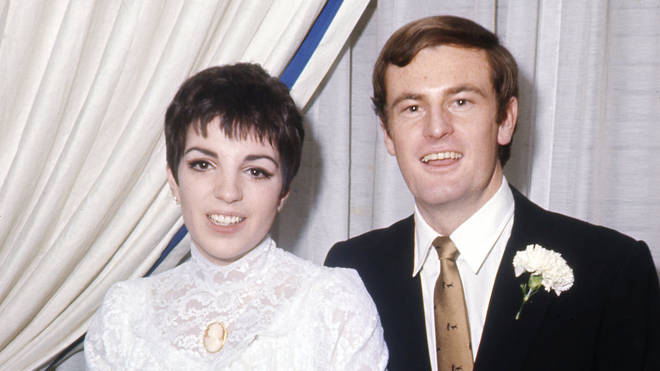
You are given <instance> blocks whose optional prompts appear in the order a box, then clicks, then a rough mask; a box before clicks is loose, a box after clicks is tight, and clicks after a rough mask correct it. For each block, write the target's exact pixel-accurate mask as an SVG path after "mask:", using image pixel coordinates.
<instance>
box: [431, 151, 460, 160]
mask: <svg viewBox="0 0 660 371" xmlns="http://www.w3.org/2000/svg"><path fill="white" fill-rule="evenodd" d="M462 157H463V154H462V153H458V152H439V153H431V154H428V155H426V156H424V157H422V162H429V161H433V160H449V159H452V160H458V159H459V158H462Z"/></svg>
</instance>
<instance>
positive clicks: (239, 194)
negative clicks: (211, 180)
mask: <svg viewBox="0 0 660 371" xmlns="http://www.w3.org/2000/svg"><path fill="white" fill-rule="evenodd" d="M213 195H214V196H215V198H217V199H219V200H222V201H224V202H226V203H233V202H236V201H240V200H241V199H242V198H243V191H242V187H241V183H240V179H238V177H234V176H223V175H220V176H218V177H216V182H215V187H214V189H213Z"/></svg>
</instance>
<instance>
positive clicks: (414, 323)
mask: <svg viewBox="0 0 660 371" xmlns="http://www.w3.org/2000/svg"><path fill="white" fill-rule="evenodd" d="M513 194H514V199H515V213H514V224H513V229H512V231H511V237H510V238H509V241H508V244H507V246H506V249H505V252H504V255H503V257H502V262H501V264H500V268H499V270H498V273H497V276H496V278H495V284H494V287H493V292H492V294H491V298H490V304H489V307H488V313H487V316H486V323H485V325H484V330H483V334H482V337H481V344H480V346H479V349H478V352H477V358H476V362H475V370H507V371H508V370H512V371H513V370H617V371H619V370H649V371H650V370H654V371H658V370H660V288H659V286H658V277H657V273H656V271H655V268H654V265H653V260H652V258H651V255H650V253H649V249H648V247H647V246H646V244H644V242H640V241H635V240H633V239H631V238H630V237H627V236H624V235H622V234H620V233H618V232H616V231H613V230H610V229H607V228H603V227H598V226H594V225H591V224H588V223H585V222H582V221H579V220H576V219H572V218H569V217H567V216H563V215H560V214H556V213H551V212H548V211H545V210H543V209H541V208H540V207H538V206H536V205H535V204H533V203H532V202H530V201H529V200H528V199H527V198H525V197H524V196H523V195H521V194H520V193H519V192H518V191H516V190H515V189H514V190H513ZM533 243H536V244H539V245H542V246H543V247H545V248H547V249H551V250H555V251H557V252H559V253H561V255H562V256H563V257H564V259H565V260H566V262H567V263H568V265H569V266H570V267H571V268H572V269H573V273H574V277H575V282H574V284H573V287H572V288H571V289H569V290H568V291H566V292H564V293H562V294H561V295H560V296H556V295H555V294H554V293H548V292H546V291H545V290H541V291H539V292H538V293H537V294H535V295H534V296H533V297H532V299H531V301H530V302H528V303H527V304H526V305H525V308H524V309H523V312H522V315H521V317H520V319H519V320H515V318H514V317H515V314H516V312H517V311H518V309H519V307H520V303H521V300H522V292H521V289H520V284H521V283H523V282H525V281H526V280H527V278H528V275H523V276H521V277H518V278H517V277H515V274H514V271H513V264H512V262H513V257H514V255H515V253H516V252H517V251H519V250H524V249H525V248H526V246H527V245H528V244H533ZM413 244H414V221H413V218H412V216H411V217H408V218H406V219H404V220H401V221H399V222H397V223H395V224H393V225H392V226H390V227H388V228H385V229H380V230H375V231H371V232H368V233H366V234H363V235H361V236H358V237H355V238H352V239H349V240H347V241H344V242H340V243H337V244H336V245H335V246H333V247H332V249H331V250H330V252H329V253H328V256H327V258H326V265H329V266H341V267H350V268H354V269H356V270H357V271H358V272H359V273H360V276H361V278H362V280H363V281H364V284H365V286H366V288H367V290H368V291H369V293H370V294H371V296H372V298H373V299H374V302H375V303H376V306H377V307H378V311H379V314H380V316H381V322H382V324H383V328H384V330H385V340H386V342H387V344H388V348H389V351H390V362H389V366H388V367H389V369H390V370H428V369H430V365H429V361H428V358H429V356H428V346H427V342H426V328H425V324H424V309H423V304H422V292H421V286H420V279H419V275H417V276H416V277H412V270H413Z"/></svg>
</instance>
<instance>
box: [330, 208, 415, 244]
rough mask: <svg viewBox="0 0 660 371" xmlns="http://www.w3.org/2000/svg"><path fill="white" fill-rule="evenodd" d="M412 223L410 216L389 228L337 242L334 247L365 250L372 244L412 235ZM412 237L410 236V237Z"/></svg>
mask: <svg viewBox="0 0 660 371" xmlns="http://www.w3.org/2000/svg"><path fill="white" fill-rule="evenodd" d="M413 228H414V221H413V217H412V215H411V216H409V217H407V218H405V219H401V220H399V221H397V222H396V223H394V224H392V225H390V226H389V227H385V228H379V229H374V230H371V231H368V232H365V233H363V234H361V235H358V236H355V237H352V238H349V239H347V240H345V241H342V242H338V243H336V244H335V246H341V247H345V246H346V247H347V246H356V247H358V248H366V247H368V246H369V245H371V244H374V243H382V242H386V241H390V240H391V239H392V238H394V237H397V236H405V235H408V234H411V233H413ZM411 236H412V235H411Z"/></svg>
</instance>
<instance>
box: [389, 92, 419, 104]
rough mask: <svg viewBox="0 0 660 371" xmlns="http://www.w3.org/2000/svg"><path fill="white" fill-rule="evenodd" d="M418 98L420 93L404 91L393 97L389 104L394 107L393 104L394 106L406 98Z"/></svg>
mask: <svg viewBox="0 0 660 371" xmlns="http://www.w3.org/2000/svg"><path fill="white" fill-rule="evenodd" d="M419 98H420V95H419V94H414V93H406V92H404V93H402V94H399V96H398V97H396V98H395V99H394V101H392V104H391V106H392V107H394V106H396V105H397V104H399V103H401V102H402V101H404V100H408V99H411V100H417V99H419Z"/></svg>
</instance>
